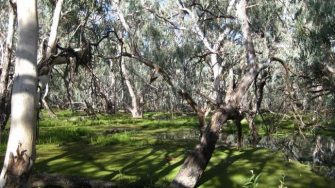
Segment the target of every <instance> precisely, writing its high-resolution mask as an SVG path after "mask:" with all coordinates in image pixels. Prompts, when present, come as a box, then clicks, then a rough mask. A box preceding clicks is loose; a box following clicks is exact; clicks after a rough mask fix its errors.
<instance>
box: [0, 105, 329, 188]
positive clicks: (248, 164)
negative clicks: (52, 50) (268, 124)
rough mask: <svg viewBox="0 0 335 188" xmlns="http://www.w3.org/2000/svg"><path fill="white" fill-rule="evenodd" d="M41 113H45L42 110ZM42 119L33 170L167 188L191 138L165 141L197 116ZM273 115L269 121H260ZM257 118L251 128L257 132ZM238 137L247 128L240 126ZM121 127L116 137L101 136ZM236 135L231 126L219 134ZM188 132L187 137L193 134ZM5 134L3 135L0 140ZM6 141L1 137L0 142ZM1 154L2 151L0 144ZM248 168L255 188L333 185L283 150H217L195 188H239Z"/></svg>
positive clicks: (62, 114)
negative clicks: (290, 159)
mask: <svg viewBox="0 0 335 188" xmlns="http://www.w3.org/2000/svg"><path fill="white" fill-rule="evenodd" d="M43 113H44V112H43ZM56 113H57V115H58V117H57V118H50V117H48V116H47V115H45V114H42V119H41V121H40V133H39V140H38V145H37V160H36V165H35V172H46V173H60V174H68V175H76V176H83V177H88V178H92V179H103V180H108V181H113V182H116V183H117V184H118V185H119V187H167V186H168V185H169V183H170V182H171V181H172V179H173V178H174V176H175V175H176V174H177V172H178V170H179V169H180V167H181V165H182V163H183V161H184V158H185V156H186V155H187V154H188V153H189V151H191V150H192V149H193V148H194V146H195V145H196V144H197V142H198V141H197V140H196V139H189V138H167V137H168V136H169V135H178V134H188V133H190V134H193V132H194V130H196V129H197V126H198V125H197V119H196V117H195V116H193V115H190V114H186V116H185V114H181V113H180V114H174V115H173V116H172V115H171V114H167V113H153V112H150V113H146V114H145V115H144V118H143V119H131V118H130V116H129V115H128V114H122V113H121V114H116V115H106V114H98V115H97V116H96V117H89V116H85V115H84V114H81V113H73V112H71V111H58V112H56ZM266 118H271V116H269V117H266ZM261 120H262V119H261V118H259V117H256V123H257V125H259V126H258V128H259V129H260V130H263V129H264V127H263V125H262V121H261ZM276 123H278V127H282V129H281V128H279V129H278V131H277V134H289V132H293V131H292V129H294V125H292V120H291V119H289V118H284V119H283V118H280V119H279V118H278V122H276ZM242 124H243V128H244V133H245V134H247V133H248V132H249V130H248V128H247V127H248V125H247V123H246V122H245V121H243V122H242ZM113 129H120V130H123V131H117V132H115V133H108V134H107V133H106V131H109V130H113ZM227 130H228V131H229V130H230V131H231V132H232V133H236V127H235V126H234V124H233V123H232V122H230V123H228V126H226V130H225V131H227ZM192 131H193V132H192ZM5 137H6V136H5ZM3 139H4V140H5V138H3ZM0 146H1V147H0V150H1V151H4V148H3V147H4V146H3V145H0ZM250 170H253V171H254V173H255V174H259V173H261V176H260V178H259V180H258V183H259V187H278V186H279V185H280V184H281V182H280V181H282V180H283V176H285V179H284V181H285V185H286V186H287V187H332V186H333V187H334V186H335V183H334V182H329V181H327V180H325V179H324V178H322V177H319V176H317V175H315V174H313V173H312V172H311V170H310V169H309V167H308V166H306V165H301V164H299V163H296V162H288V161H286V160H284V157H283V155H282V154H281V153H278V152H272V151H269V150H265V149H245V150H241V151H239V150H236V149H234V148H232V149H224V148H217V149H216V151H215V153H214V154H213V157H212V159H211V161H210V163H209V165H208V168H207V169H206V171H205V173H204V176H203V177H202V179H201V181H200V184H199V186H200V187H241V186H242V185H243V184H244V183H245V182H246V181H247V180H248V179H249V178H250V177H251V173H250Z"/></svg>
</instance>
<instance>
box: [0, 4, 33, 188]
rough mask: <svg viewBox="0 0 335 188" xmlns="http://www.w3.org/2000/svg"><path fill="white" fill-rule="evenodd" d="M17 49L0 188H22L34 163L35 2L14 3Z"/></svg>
mask: <svg viewBox="0 0 335 188" xmlns="http://www.w3.org/2000/svg"><path fill="white" fill-rule="evenodd" d="M17 13H18V45H17V50H16V62H15V77H14V85H13V93H12V101H11V103H12V119H11V128H10V133H9V138H8V144H7V151H6V156H5V161H4V166H3V169H2V171H1V175H0V187H4V186H6V187H7V186H8V187H26V186H27V185H28V180H29V176H30V173H31V170H32V165H33V162H34V159H35V140H36V123H37V71H36V62H37V42H38V22H37V8H36V0H18V1H17Z"/></svg>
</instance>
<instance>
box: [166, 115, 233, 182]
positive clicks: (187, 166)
mask: <svg viewBox="0 0 335 188" xmlns="http://www.w3.org/2000/svg"><path fill="white" fill-rule="evenodd" d="M227 119H228V114H227V112H226V111H224V110H221V109H220V110H217V111H216V112H215V113H214V115H213V116H212V119H211V123H210V125H208V127H207V128H206V130H205V132H204V133H203V135H202V137H201V139H200V144H198V145H197V146H196V148H195V150H194V151H193V152H192V153H191V154H190V155H189V156H188V157H187V158H186V160H185V162H184V164H183V166H182V168H181V169H180V171H179V172H178V174H177V176H176V178H175V179H174V180H173V182H172V184H171V187H181V188H183V187H195V186H196V184H197V183H198V181H199V179H200V177H201V175H202V174H203V172H204V171H205V168H206V166H207V164H208V162H209V160H210V158H211V157H212V154H213V152H214V149H215V144H216V142H217V140H218V138H219V133H220V129H221V126H222V124H224V123H225V122H226V121H227Z"/></svg>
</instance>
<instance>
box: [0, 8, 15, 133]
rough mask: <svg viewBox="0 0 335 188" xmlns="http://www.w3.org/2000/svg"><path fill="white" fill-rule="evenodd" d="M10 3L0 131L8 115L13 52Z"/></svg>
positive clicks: (0, 93) (0, 86) (0, 89)
mask: <svg viewBox="0 0 335 188" xmlns="http://www.w3.org/2000/svg"><path fill="white" fill-rule="evenodd" d="M13 6H14V5H13V4H12V3H9V19H8V34H7V39H6V47H5V52H4V56H5V60H4V62H3V63H2V64H1V65H2V69H1V76H0V116H1V122H0V126H1V131H2V130H3V129H4V128H5V126H6V123H7V121H6V120H7V119H8V116H9V115H10V113H7V112H8V111H7V110H6V109H7V106H8V105H9V104H8V103H7V101H8V100H7V98H8V97H10V95H8V79H9V71H10V64H11V62H12V50H13V41H14V40H13V39H14V32H15V19H16V12H15V11H16V10H15V7H13Z"/></svg>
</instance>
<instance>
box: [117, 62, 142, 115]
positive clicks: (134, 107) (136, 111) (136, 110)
mask: <svg viewBox="0 0 335 188" xmlns="http://www.w3.org/2000/svg"><path fill="white" fill-rule="evenodd" d="M121 70H122V75H123V78H124V81H125V83H126V85H127V88H128V92H129V95H130V98H131V107H128V110H129V111H130V112H131V115H132V117H133V118H142V116H143V110H142V105H141V104H140V103H141V102H142V101H143V98H142V97H141V96H137V95H136V93H135V91H134V89H133V86H132V85H131V83H130V80H129V72H128V70H127V68H126V65H125V63H124V61H123V60H121Z"/></svg>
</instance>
